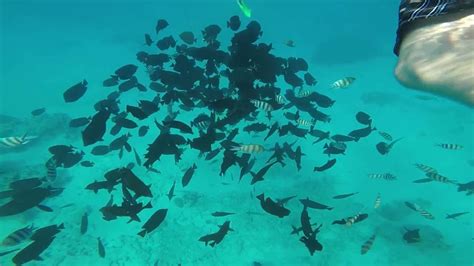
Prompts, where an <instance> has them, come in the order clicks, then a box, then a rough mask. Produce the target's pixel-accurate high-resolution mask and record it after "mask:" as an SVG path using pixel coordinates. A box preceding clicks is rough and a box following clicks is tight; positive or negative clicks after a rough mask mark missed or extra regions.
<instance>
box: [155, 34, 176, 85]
mask: <svg viewBox="0 0 474 266" xmlns="http://www.w3.org/2000/svg"><path fill="white" fill-rule="evenodd" d="M156 46H157V47H158V49H160V50H162V51H163V50H166V49H169V48H170V47H175V46H176V40H175V39H174V38H173V36H171V35H170V36H167V37H164V38H162V39H160V40H158V41H157V42H156ZM162 81H163V79H162ZM163 83H165V82H163Z"/></svg>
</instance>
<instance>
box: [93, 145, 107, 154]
mask: <svg viewBox="0 0 474 266" xmlns="http://www.w3.org/2000/svg"><path fill="white" fill-rule="evenodd" d="M109 152H110V149H109V145H98V146H95V147H94V148H92V150H91V154H93V155H105V154H107V153H109Z"/></svg>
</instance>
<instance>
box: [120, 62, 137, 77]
mask: <svg viewBox="0 0 474 266" xmlns="http://www.w3.org/2000/svg"><path fill="white" fill-rule="evenodd" d="M137 69H138V67H137V66H136V65H133V64H128V65H124V66H122V67H120V68H118V69H117V70H115V75H117V77H118V78H119V79H121V80H126V79H131V78H132V77H133V75H135V72H137Z"/></svg>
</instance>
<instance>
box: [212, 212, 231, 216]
mask: <svg viewBox="0 0 474 266" xmlns="http://www.w3.org/2000/svg"><path fill="white" fill-rule="evenodd" d="M233 214H235V213H234V212H213V213H211V215H212V216H214V217H224V216H228V215H233Z"/></svg>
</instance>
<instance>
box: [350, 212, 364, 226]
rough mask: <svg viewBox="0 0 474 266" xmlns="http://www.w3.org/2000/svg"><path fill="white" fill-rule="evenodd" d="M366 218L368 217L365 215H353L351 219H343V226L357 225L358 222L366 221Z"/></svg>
mask: <svg viewBox="0 0 474 266" xmlns="http://www.w3.org/2000/svg"><path fill="white" fill-rule="evenodd" d="M367 217H368V215H367V214H365V213H358V214H356V215H354V216H352V217H349V218H347V219H345V220H344V221H345V223H344V224H345V225H346V226H352V225H353V224H355V223H358V222H360V221H363V220H365V219H367Z"/></svg>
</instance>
